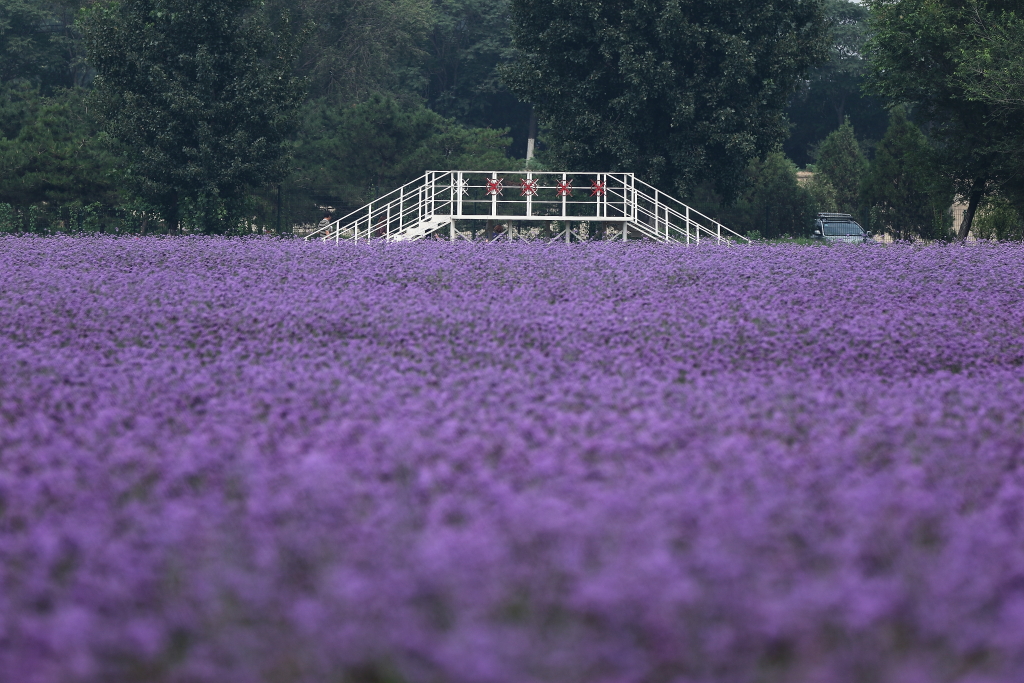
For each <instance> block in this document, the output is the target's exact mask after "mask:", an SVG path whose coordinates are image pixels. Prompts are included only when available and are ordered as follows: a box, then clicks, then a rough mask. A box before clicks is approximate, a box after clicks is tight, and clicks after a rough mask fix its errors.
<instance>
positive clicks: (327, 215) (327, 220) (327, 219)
mask: <svg viewBox="0 0 1024 683" xmlns="http://www.w3.org/2000/svg"><path fill="white" fill-rule="evenodd" d="M331 219H332V216H331V212H330V211H326V212H324V217H323V218H321V219H320V222H319V223H318V224H317V226H316V231H317V232H320V231H321V230H324V229H325V228H326V227H327V226H328V225H330V224H331V222H332V221H331Z"/></svg>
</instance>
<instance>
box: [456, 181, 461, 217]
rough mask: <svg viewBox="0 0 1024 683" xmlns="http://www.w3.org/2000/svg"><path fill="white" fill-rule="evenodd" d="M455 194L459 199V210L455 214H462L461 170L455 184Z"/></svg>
mask: <svg viewBox="0 0 1024 683" xmlns="http://www.w3.org/2000/svg"><path fill="white" fill-rule="evenodd" d="M455 194H456V195H457V196H458V199H459V210H458V211H457V212H456V213H457V215H459V216H461V215H462V171H459V180H458V182H457V183H456V184H455Z"/></svg>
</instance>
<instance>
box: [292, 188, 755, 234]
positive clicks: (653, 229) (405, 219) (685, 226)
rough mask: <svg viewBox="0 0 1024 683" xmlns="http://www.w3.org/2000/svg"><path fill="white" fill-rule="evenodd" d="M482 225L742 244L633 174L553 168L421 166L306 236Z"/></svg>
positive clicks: (498, 229) (503, 230)
mask: <svg viewBox="0 0 1024 683" xmlns="http://www.w3.org/2000/svg"><path fill="white" fill-rule="evenodd" d="M481 226H482V231H483V234H484V235H485V236H487V237H488V239H535V238H541V237H546V238H548V239H559V240H563V239H564V240H565V241H567V242H568V241H571V240H573V239H574V238H575V239H579V240H582V239H595V238H596V239H621V240H628V239H644V238H646V239H650V240H654V241H657V242H675V243H681V244H700V243H702V242H705V243H706V242H712V243H716V244H735V243H747V242H749V240H748V239H747V238H746V237H744V236H742V235H740V234H739V233H737V232H734V231H733V230H730V229H729V228H727V227H725V226H724V225H722V224H721V223H719V222H718V221H716V220H714V219H713V218H710V217H708V216H705V215H704V214H702V213H701V212H699V211H697V210H696V209H693V208H691V207H689V206H687V205H686V204H683V203H682V202H681V201H679V200H677V199H675V198H673V197H671V196H669V195H667V194H665V193H664V192H661V191H659V190H658V189H656V188H654V187H652V186H650V185H648V184H647V183H645V182H643V181H641V180H638V179H637V178H636V177H635V176H634V175H633V174H632V173H560V172H553V171H427V172H426V173H425V174H423V176H421V177H420V178H417V179H416V180H414V181H412V182H410V183H408V184H406V185H403V186H402V187H400V188H398V189H397V190H395V191H393V192H391V193H389V194H387V195H384V196H383V197H380V198H379V199H375V200H373V201H372V202H370V203H369V204H367V205H366V206H364V207H362V208H360V209H357V210H355V211H353V212H352V213H350V214H348V215H347V216H342V217H341V218H338V219H337V220H335V221H333V222H331V223H330V224H328V225H326V226H323V227H321V228H319V229H318V230H316V231H314V232H313V233H311V234H310V235H308V236H307V237H306V239H307V240H309V239H322V240H333V241H335V242H339V241H341V240H354V241H359V240H371V239H381V240H388V241H410V240H418V239H423V238H425V237H435V238H441V239H450V240H457V239H471V238H472V236H475V235H476V234H477V232H479V231H480V230H481Z"/></svg>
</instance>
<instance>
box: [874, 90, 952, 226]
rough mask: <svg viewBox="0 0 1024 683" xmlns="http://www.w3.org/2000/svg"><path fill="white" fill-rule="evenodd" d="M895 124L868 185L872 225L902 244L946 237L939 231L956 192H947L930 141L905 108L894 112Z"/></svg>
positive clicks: (881, 146) (881, 147) (877, 156)
mask: <svg viewBox="0 0 1024 683" xmlns="http://www.w3.org/2000/svg"><path fill="white" fill-rule="evenodd" d="M889 121H890V122H889V129H888V130H887V131H886V132H885V137H883V138H882V141H881V143H880V144H879V145H878V149H877V150H876V152H875V158H874V160H873V161H872V162H871V168H870V170H869V171H868V174H867V177H866V179H865V181H864V188H863V190H864V198H865V201H866V202H867V204H868V206H870V207H871V213H872V224H873V225H877V226H878V227H879V228H880V229H884V230H885V231H886V232H888V233H889V234H890V235H892V236H893V237H894V238H896V239H900V240H906V239H911V238H912V237H919V236H920V237H940V236H942V235H941V233H940V231H938V230H937V228H938V227H939V226H940V217H941V216H942V215H943V214H944V212H945V210H947V209H948V208H949V205H950V204H951V203H952V199H953V197H952V191H951V190H950V191H949V192H948V193H946V194H943V193H942V192H941V189H940V186H939V183H938V179H937V178H936V177H935V174H934V172H933V171H932V153H931V148H930V147H929V145H928V140H927V138H925V136H924V134H923V133H922V132H921V130H920V129H919V128H918V127H917V126H915V125H914V124H913V123H912V122H911V121H909V120H908V119H907V115H906V112H905V111H904V110H903V108H902V107H897V108H895V109H893V110H892V112H891V113H890V119H889Z"/></svg>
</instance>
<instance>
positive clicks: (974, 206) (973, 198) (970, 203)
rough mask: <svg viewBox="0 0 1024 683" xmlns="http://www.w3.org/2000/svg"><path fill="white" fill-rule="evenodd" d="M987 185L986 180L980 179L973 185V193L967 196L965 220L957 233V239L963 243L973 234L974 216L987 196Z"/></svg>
mask: <svg viewBox="0 0 1024 683" xmlns="http://www.w3.org/2000/svg"><path fill="white" fill-rule="evenodd" d="M986 184H987V181H986V179H985V178H978V179H976V180H975V181H974V183H973V184H972V185H971V191H970V192H969V193H968V195H967V211H965V212H964V219H963V221H961V222H960V229H959V230H958V231H957V233H956V238H957V239H958V240H960V241H961V242H963V241H964V240H966V239H967V235H968V234H969V233H970V232H971V224H973V223H974V214H975V212H976V211H977V210H978V205H979V204H981V200H982V198H984V196H985V185H986Z"/></svg>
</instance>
